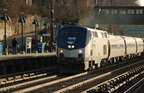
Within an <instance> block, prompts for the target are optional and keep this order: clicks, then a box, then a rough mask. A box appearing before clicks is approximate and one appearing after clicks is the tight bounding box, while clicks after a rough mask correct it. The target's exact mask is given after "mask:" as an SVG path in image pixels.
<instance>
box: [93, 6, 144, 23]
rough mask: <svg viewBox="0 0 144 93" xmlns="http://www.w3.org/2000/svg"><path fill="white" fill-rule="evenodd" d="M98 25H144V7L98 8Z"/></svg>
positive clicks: (96, 13)
mask: <svg viewBox="0 0 144 93" xmlns="http://www.w3.org/2000/svg"><path fill="white" fill-rule="evenodd" d="M95 17H96V18H95V19H96V20H95V22H96V24H111V25H112V24H134V25H142V24H144V7H141V6H96V7H95Z"/></svg>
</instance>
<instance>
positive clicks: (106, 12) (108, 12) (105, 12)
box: [101, 9, 110, 14]
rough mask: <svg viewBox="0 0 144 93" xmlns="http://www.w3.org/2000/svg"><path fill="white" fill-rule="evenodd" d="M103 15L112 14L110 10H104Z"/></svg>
mask: <svg viewBox="0 0 144 93" xmlns="http://www.w3.org/2000/svg"><path fill="white" fill-rule="evenodd" d="M101 14H110V11H109V9H102V11H101Z"/></svg>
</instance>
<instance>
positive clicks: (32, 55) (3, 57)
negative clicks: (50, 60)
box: [0, 52, 56, 61]
mask: <svg viewBox="0 0 144 93" xmlns="http://www.w3.org/2000/svg"><path fill="white" fill-rule="evenodd" d="M49 56H56V52H51V53H28V54H16V55H0V61H3V60H12V59H24V58H36V57H49Z"/></svg>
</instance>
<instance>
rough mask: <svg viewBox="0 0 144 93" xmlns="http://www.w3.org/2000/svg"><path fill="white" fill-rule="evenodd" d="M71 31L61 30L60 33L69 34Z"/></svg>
mask: <svg viewBox="0 0 144 93" xmlns="http://www.w3.org/2000/svg"><path fill="white" fill-rule="evenodd" d="M70 34H71V31H61V32H60V35H70Z"/></svg>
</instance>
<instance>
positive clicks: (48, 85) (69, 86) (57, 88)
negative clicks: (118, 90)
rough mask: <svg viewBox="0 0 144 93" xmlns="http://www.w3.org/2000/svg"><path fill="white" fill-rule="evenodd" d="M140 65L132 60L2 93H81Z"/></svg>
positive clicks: (53, 77)
mask: <svg viewBox="0 0 144 93" xmlns="http://www.w3.org/2000/svg"><path fill="white" fill-rule="evenodd" d="M135 61H136V60H135ZM132 63H133V64H132ZM130 64H131V65H130ZM139 65H143V62H142V61H139V62H136V63H135V62H134V60H132V61H131V62H122V63H120V64H114V65H111V66H109V67H106V68H100V69H97V70H96V71H91V72H84V73H81V74H77V75H72V76H57V75H55V76H51V77H45V78H40V79H36V80H33V81H31V82H30V81H29V82H24V83H20V84H16V85H13V86H7V87H3V88H0V91H1V92H3V93H4V92H9V93H11V92H13V93H20V92H21V93H23V92H29V93H41V92H42V93H47V92H48V91H49V93H52V92H54V93H60V92H67V93H74V92H76V93H80V92H82V91H84V90H87V89H89V88H91V87H93V86H95V85H98V84H100V83H102V82H105V81H107V80H109V79H111V78H114V77H116V76H118V75H120V74H123V73H125V72H127V71H128V70H130V69H131V68H135V67H138V66H139ZM117 68H120V69H117ZM93 82H94V83H93Z"/></svg>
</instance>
